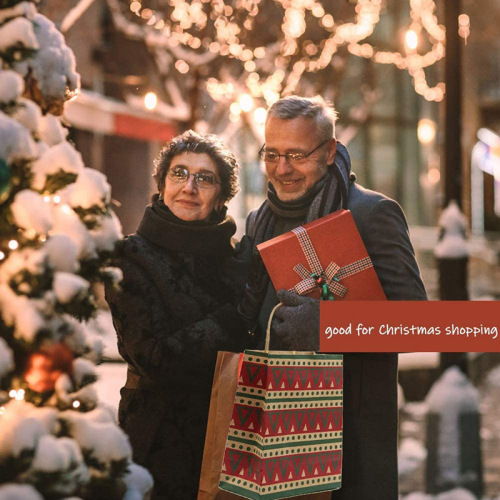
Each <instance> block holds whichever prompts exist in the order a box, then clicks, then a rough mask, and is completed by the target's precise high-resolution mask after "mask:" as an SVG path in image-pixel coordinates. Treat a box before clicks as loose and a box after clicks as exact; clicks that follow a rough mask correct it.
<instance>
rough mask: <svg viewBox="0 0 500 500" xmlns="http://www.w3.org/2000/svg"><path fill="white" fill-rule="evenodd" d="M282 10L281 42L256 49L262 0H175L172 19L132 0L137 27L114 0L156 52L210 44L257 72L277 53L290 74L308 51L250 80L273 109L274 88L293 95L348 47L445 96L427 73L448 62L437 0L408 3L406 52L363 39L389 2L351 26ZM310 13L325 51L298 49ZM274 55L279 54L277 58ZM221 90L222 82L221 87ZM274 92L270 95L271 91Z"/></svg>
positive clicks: (319, 10) (435, 96) (368, 0)
mask: <svg viewBox="0 0 500 500" xmlns="http://www.w3.org/2000/svg"><path fill="white" fill-rule="evenodd" d="M277 2H278V3H280V4H281V6H282V8H283V11H284V12H283V22H282V26H281V32H282V38H281V39H278V40H277V42H278V43H273V44H271V45H270V46H269V47H265V46H263V47H257V48H255V49H253V50H252V49H250V48H249V47H248V46H246V45H245V43H244V42H243V41H242V39H240V38H243V37H242V29H245V30H248V31H250V30H252V29H254V26H255V20H256V17H257V15H258V13H259V3H260V0H241V2H238V3H236V5H235V6H234V4H232V5H226V3H225V0H192V1H191V2H187V1H186V0H170V5H171V6H172V10H171V12H170V15H168V14H166V13H164V12H161V11H155V10H152V9H150V8H149V7H145V6H144V5H143V3H142V2H141V0H130V1H129V8H130V11H131V12H132V13H134V14H135V15H136V16H137V17H138V18H139V24H138V23H133V22H131V21H128V20H127V18H126V17H125V16H124V14H123V13H122V12H121V10H120V3H119V2H118V0H108V4H109V5H110V6H111V11H112V14H113V16H114V18H115V21H116V25H117V26H118V27H119V28H120V29H122V31H123V32H124V33H126V34H128V35H132V36H134V37H141V38H142V39H144V40H145V42H146V43H147V44H148V45H149V46H150V47H158V48H164V47H166V45H170V46H171V47H175V46H178V45H184V46H187V47H190V48H192V49H197V48H200V47H204V48H205V49H208V51H209V52H210V53H213V54H215V55H221V56H230V57H233V58H235V59H239V60H240V61H241V62H242V64H243V65H244V70H245V71H246V72H247V73H253V72H254V71H256V70H257V69H258V68H259V66H258V63H257V61H258V60H259V59H263V58H264V57H266V55H267V56H270V55H271V54H276V50H278V51H279V53H278V56H277V57H276V59H275V61H276V69H280V68H283V69H285V68H286V67H287V65H288V61H287V60H286V59H285V58H287V57H289V56H291V55H295V54H297V51H298V50H301V51H302V54H303V57H302V58H301V59H300V61H299V62H300V64H298V65H294V66H293V67H292V68H291V70H290V69H288V68H287V78H286V79H285V80H283V81H282V82H279V83H276V82H273V81H272V80H271V77H268V78H262V79H261V80H260V81H253V82H252V89H251V94H252V95H253V96H254V97H264V99H265V100H266V102H267V103H268V104H269V102H270V101H272V100H273V99H274V97H273V99H270V98H269V96H270V95H269V91H272V92H276V93H278V95H280V94H283V93H287V92H293V91H294V90H295V89H296V87H297V85H298V83H299V82H300V79H301V77H302V75H303V74H304V73H305V72H314V71H318V70H321V69H324V68H326V67H327V66H328V65H329V64H330V63H331V62H332V58H333V56H334V55H335V53H336V52H337V51H338V49H339V47H342V46H347V48H348V50H349V52H350V53H352V54H354V55H356V56H359V57H363V58H366V59H372V60H374V61H375V62H377V63H380V64H392V65H395V66H396V67H398V68H400V69H402V70H406V71H408V73H409V74H410V75H411V76H412V78H413V85H414V87H415V90H416V91H417V92H418V93H419V94H421V95H423V96H424V97H425V98H426V99H428V100H432V101H440V100H442V99H443V97H444V91H445V89H444V85H443V84H438V85H436V86H434V87H431V86H429V85H428V83H427V80H426V75H425V71H424V69H425V68H427V67H429V66H431V65H433V64H435V63H436V62H437V61H439V60H440V59H442V58H443V57H444V52H445V50H444V44H445V39H446V33H445V29H444V27H443V26H441V25H440V24H439V23H438V20H437V17H436V14H435V12H436V2H435V0H409V3H410V18H411V21H412V24H411V28H410V30H408V32H407V33H406V37H405V49H406V50H404V51H403V52H381V51H378V50H377V49H376V48H375V47H373V46H372V45H370V44H369V43H366V42H364V40H365V39H366V38H368V37H369V36H370V35H371V34H372V33H373V31H374V28H375V26H376V25H377V23H378V22H379V20H380V14H381V9H382V7H383V5H384V1H383V0H358V1H357V4H356V5H355V18H354V20H353V22H347V23H339V22H338V20H337V19H334V18H333V16H332V15H331V14H329V13H326V12H325V10H324V8H323V7H322V6H321V4H320V3H317V2H313V1H304V0H277ZM204 4H210V15H209V16H207V14H206V12H205V11H204ZM309 13H310V14H312V16H313V18H314V19H313V21H312V22H316V23H318V27H319V28H320V29H323V30H324V31H325V32H326V36H325V37H324V39H323V42H322V44H321V45H320V47H317V46H315V45H314V44H309V45H307V46H305V47H302V44H301V46H300V47H299V45H298V40H299V38H300V37H301V36H302V35H303V34H304V33H305V30H306V16H308V15H309ZM238 17H240V18H241V17H243V18H244V19H245V21H244V22H243V26H239V25H238V24H237V23H236V21H235V19H237V18H238ZM209 23H210V27H211V28H213V30H214V34H213V36H212V37H211V38H208V37H204V38H199V37H197V36H195V35H193V34H191V33H189V32H188V30H190V29H192V28H196V29H197V30H198V31H202V30H204V29H205V28H206V27H207V26H208V24H209ZM459 26H460V28H459V32H460V35H461V36H462V37H464V38H465V39H467V36H469V33H470V20H469V19H468V16H466V15H465V14H463V15H462V16H461V17H460V19H459ZM424 35H425V36H426V37H427V39H428V40H429V42H430V45H431V47H430V49H429V50H428V51H427V52H426V53H423V54H417V53H416V50H417V47H418V46H419V45H420V43H419V42H420V40H419V39H421V38H422V37H423V36H424ZM273 57H274V56H273ZM190 64H191V62H190V59H189V58H186V59H185V60H180V59H179V60H177V61H176V63H175V67H176V69H177V70H178V71H179V72H180V73H181V74H185V73H188V72H189V70H190ZM217 83H218V85H222V82H217ZM207 90H208V92H209V94H210V95H211V96H212V98H214V100H220V99H223V98H228V99H231V96H230V95H225V94H224V93H223V92H221V91H222V88H221V87H220V86H219V87H217V86H215V85H214V84H212V85H207ZM266 91H267V92H268V98H266V97H265V92H266Z"/></svg>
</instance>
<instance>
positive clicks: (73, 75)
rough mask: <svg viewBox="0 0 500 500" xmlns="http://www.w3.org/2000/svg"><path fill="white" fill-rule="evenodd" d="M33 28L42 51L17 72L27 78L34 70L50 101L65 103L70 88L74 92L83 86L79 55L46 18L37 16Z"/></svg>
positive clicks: (20, 65) (19, 67)
mask: <svg viewBox="0 0 500 500" xmlns="http://www.w3.org/2000/svg"><path fill="white" fill-rule="evenodd" d="M30 24H31V23H30ZM33 26H34V28H35V31H34V34H35V35H36V39H35V42H36V43H37V45H38V46H39V50H38V51H37V52H36V54H35V55H34V56H33V57H32V58H30V59H28V60H27V61H22V62H20V63H19V64H18V65H16V69H17V70H18V71H19V72H20V73H22V74H23V75H26V74H27V73H28V71H29V70H31V72H32V75H33V77H34V78H35V79H36V81H37V83H38V87H39V89H40V90H41V92H42V94H43V95H44V96H45V97H46V98H53V99H61V100H63V99H64V98H65V94H66V87H68V88H69V90H70V91H75V90H77V89H78V88H79V87H80V76H79V75H78V73H77V72H76V71H75V66H76V65H75V56H74V55H73V52H72V51H71V49H70V48H69V47H67V45H66V43H65V41H64V37H63V35H62V34H61V33H60V32H59V30H58V29H57V28H56V27H55V25H54V23H53V22H52V21H50V20H49V19H47V18H46V17H45V16H42V15H41V14H37V15H36V16H35V19H34V21H33V24H32V27H33Z"/></svg>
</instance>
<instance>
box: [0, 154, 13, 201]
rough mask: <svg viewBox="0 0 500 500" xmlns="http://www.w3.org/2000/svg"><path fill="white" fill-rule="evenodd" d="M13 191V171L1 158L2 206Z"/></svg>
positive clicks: (0, 189) (0, 192)
mask: <svg viewBox="0 0 500 500" xmlns="http://www.w3.org/2000/svg"><path fill="white" fill-rule="evenodd" d="M11 191H12V169H11V168H10V166H9V165H8V164H7V162H6V161H5V160H4V159H3V158H0V205H1V204H2V203H4V202H5V201H6V200H7V198H8V197H9V195H10V192H11Z"/></svg>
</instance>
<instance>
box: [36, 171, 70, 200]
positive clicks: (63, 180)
mask: <svg viewBox="0 0 500 500" xmlns="http://www.w3.org/2000/svg"><path fill="white" fill-rule="evenodd" d="M77 177H78V176H77V174H73V173H71V172H65V171H64V170H62V169H60V170H59V171H58V172H56V173H55V174H50V175H47V179H46V181H45V186H44V187H43V189H42V192H45V193H48V194H54V193H55V192H56V191H59V190H60V189H62V188H64V187H66V186H68V185H69V184H73V182H75V181H76V178H77Z"/></svg>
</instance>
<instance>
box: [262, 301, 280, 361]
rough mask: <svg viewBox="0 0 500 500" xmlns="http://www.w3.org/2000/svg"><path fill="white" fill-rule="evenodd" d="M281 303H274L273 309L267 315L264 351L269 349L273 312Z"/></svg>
mask: <svg viewBox="0 0 500 500" xmlns="http://www.w3.org/2000/svg"><path fill="white" fill-rule="evenodd" d="M282 305H283V304H282V303H281V302H280V303H279V304H276V305H275V306H274V307H273V310H272V311H271V314H270V315H269V320H268V322H267V330H266V346H265V351H266V352H268V351H269V343H270V342H271V323H272V321H273V316H274V313H275V312H276V309H278V307H280V306H282Z"/></svg>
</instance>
